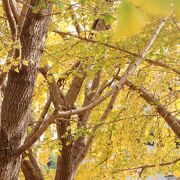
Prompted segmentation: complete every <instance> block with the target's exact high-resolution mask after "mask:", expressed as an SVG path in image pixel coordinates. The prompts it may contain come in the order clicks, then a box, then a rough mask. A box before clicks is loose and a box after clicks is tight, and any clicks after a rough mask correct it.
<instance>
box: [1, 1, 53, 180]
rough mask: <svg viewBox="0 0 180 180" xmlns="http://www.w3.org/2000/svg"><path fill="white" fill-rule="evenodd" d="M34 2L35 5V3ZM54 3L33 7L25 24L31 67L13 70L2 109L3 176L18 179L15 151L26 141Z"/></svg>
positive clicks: (26, 55) (24, 43) (24, 40)
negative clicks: (32, 102)
mask: <svg viewBox="0 0 180 180" xmlns="http://www.w3.org/2000/svg"><path fill="white" fill-rule="evenodd" d="M35 2H36V1H35V0H32V1H31V5H32V6H33V5H34V4H35ZM50 6H51V5H48V7H47V8H46V9H44V10H41V11H39V12H38V13H36V14H35V13H33V12H32V10H31V9H29V11H28V13H27V17H26V21H25V23H24V26H23V29H22V34H21V37H20V42H21V45H22V50H21V52H22V54H21V57H22V59H26V60H28V62H29V64H28V66H23V65H22V67H20V70H19V73H17V72H15V71H14V70H13V69H11V70H10V72H9V73H8V81H7V85H6V89H5V94H4V99H3V102H2V109H1V126H0V128H1V129H0V142H1V143H0V160H1V161H0V179H1V180H15V179H18V173H19V168H20V163H21V157H15V156H14V152H15V150H16V149H17V148H18V147H19V146H20V145H22V144H23V142H24V135H25V130H26V128H27V125H28V122H29V121H28V117H27V115H28V111H29V107H30V105H31V101H32V96H33V91H34V84H35V80H36V75H37V69H38V64H39V60H40V57H41V53H42V50H43V47H44V43H45V39H46V36H47V30H48V29H47V27H48V19H49V17H46V16H43V14H44V13H49V12H50V11H51V7H50Z"/></svg>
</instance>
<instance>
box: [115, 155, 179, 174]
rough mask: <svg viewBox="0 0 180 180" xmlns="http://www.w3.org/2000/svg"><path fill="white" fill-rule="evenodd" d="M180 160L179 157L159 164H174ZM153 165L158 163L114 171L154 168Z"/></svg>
mask: <svg viewBox="0 0 180 180" xmlns="http://www.w3.org/2000/svg"><path fill="white" fill-rule="evenodd" d="M179 161H180V158H177V159H175V160H174V161H170V162H167V163H160V164H159V166H169V165H173V164H175V163H177V162H179ZM153 167H156V165H155V164H151V165H144V166H139V167H134V168H126V169H119V170H116V171H114V172H113V173H118V172H122V171H136V170H138V169H146V168H153Z"/></svg>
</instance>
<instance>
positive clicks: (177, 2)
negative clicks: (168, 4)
mask: <svg viewBox="0 0 180 180" xmlns="http://www.w3.org/2000/svg"><path fill="white" fill-rule="evenodd" d="M173 5H174V14H175V18H176V19H180V0H173Z"/></svg>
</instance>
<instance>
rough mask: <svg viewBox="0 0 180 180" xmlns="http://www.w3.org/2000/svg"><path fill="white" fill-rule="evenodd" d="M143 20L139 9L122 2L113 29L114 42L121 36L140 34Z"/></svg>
mask: <svg viewBox="0 0 180 180" xmlns="http://www.w3.org/2000/svg"><path fill="white" fill-rule="evenodd" d="M145 19H146V18H145V16H144V14H143V13H142V12H141V11H139V9H137V8H136V7H134V6H133V5H131V4H130V3H128V2H127V1H126V0H124V1H122V3H121V4H120V7H119V15H118V20H117V23H116V27H115V29H114V40H120V38H121V37H123V36H131V35H135V34H137V33H138V32H140V31H141V29H142V28H143V27H144V25H145V22H146V21H145Z"/></svg>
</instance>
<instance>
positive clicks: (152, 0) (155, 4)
mask: <svg viewBox="0 0 180 180" xmlns="http://www.w3.org/2000/svg"><path fill="white" fill-rule="evenodd" d="M140 8H142V9H143V10H145V11H146V12H147V13H149V14H152V15H155V16H168V15H169V14H170V0H148V1H147V0H143V2H142V4H141V7H140Z"/></svg>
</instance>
